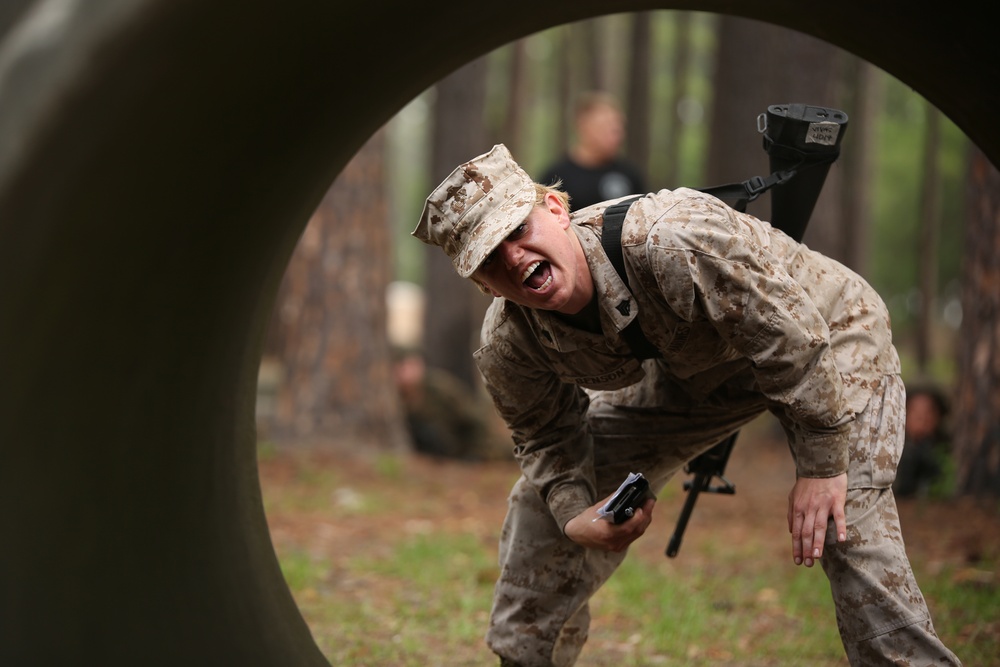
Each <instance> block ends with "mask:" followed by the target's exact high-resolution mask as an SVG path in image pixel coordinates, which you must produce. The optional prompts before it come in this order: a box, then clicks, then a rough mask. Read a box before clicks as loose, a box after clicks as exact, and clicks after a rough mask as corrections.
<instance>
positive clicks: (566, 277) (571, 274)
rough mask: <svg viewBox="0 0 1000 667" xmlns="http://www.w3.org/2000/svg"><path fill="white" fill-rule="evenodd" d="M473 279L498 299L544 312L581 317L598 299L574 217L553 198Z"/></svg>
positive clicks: (537, 208)
mask: <svg viewBox="0 0 1000 667" xmlns="http://www.w3.org/2000/svg"><path fill="white" fill-rule="evenodd" d="M472 277H473V279H474V280H478V281H479V282H480V283H482V284H484V285H485V286H486V287H487V289H489V291H490V293H492V294H493V295H494V296H500V297H503V298H505V299H509V300H511V301H513V302H514V303H517V304H519V305H522V306H525V307H527V308H535V309H539V310H554V311H557V312H560V313H566V314H574V313H578V312H579V311H580V310H582V309H583V307H584V306H585V305H587V303H588V302H589V301H590V297H591V296H592V295H593V282H592V280H591V278H590V269H589V267H588V266H587V260H586V258H585V257H584V255H583V248H582V247H581V246H580V241H579V239H577V238H576V235H575V234H574V233H573V232H572V230H570V221H569V212H568V211H567V210H566V209H565V207H564V206H563V204H562V202H561V201H560V200H559V198H558V197H556V196H555V195H552V194H548V195H546V196H545V200H544V201H543V203H542V204H541V205H539V206H535V207H534V208H533V209H532V211H531V213H529V214H528V217H527V218H525V220H524V222H523V223H522V224H521V225H520V226H519V227H518V228H517V229H515V230H514V231H513V232H511V234H510V235H509V236H508V237H507V238H506V239H504V240H503V241H502V242H501V243H500V245H499V246H497V248H496V249H495V250H494V251H493V252H492V253H491V254H490V255H489V256H488V257H487V258H486V261H484V262H483V263H482V265H480V267H479V268H478V269H476V272H475V273H473V274H472Z"/></svg>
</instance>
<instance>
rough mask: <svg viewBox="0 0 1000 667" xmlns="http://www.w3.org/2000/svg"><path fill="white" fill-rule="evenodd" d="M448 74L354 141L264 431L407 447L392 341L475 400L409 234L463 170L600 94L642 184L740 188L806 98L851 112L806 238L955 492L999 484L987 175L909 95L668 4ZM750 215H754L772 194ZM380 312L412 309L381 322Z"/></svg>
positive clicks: (992, 185)
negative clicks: (937, 414) (931, 389)
mask: <svg viewBox="0 0 1000 667" xmlns="http://www.w3.org/2000/svg"><path fill="white" fill-rule="evenodd" d="M441 75H442V78H441V80H440V81H439V82H438V83H437V84H436V85H435V86H433V87H431V88H430V89H428V90H427V91H425V92H424V93H423V94H421V95H420V96H418V97H417V98H415V99H414V100H412V101H411V102H410V103H409V104H408V105H407V106H406V107H405V108H403V109H402V110H400V112H399V113H398V114H397V115H396V116H395V117H394V118H393V119H392V120H391V121H390V122H389V123H387V124H386V126H385V127H384V128H382V130H380V131H379V132H378V133H376V134H375V135H374V136H373V137H371V138H370V139H369V140H368V141H367V143H366V144H365V145H364V147H363V148H362V149H361V150H360V151H359V152H358V154H357V155H356V156H355V158H354V160H353V161H352V162H351V163H350V164H349V165H348V167H346V168H345V170H344V171H343V172H342V173H341V174H340V175H339V176H338V178H337V180H336V181H335V183H334V184H333V185H332V187H331V189H330V191H329V192H328V193H327V195H326V197H325V198H324V200H323V202H322V203H321V204H320V206H319V207H318V209H317V211H316V213H315V214H314V216H313V217H312V219H311V220H310V221H309V224H308V226H307V228H306V229H305V231H304V233H303V236H302V238H301V240H300V242H299V245H298V247H297V248H296V250H295V253H294V255H293V257H292V258H291V260H290V263H289V267H288V270H287V272H286V276H285V280H284V283H283V284H282V286H281V291H280V293H279V295H278V302H277V306H276V309H275V314H274V317H273V321H272V326H271V330H270V333H269V336H268V340H267V343H266V349H265V351H264V362H263V364H262V372H261V380H260V388H261V394H262V401H261V404H260V406H259V410H258V417H259V423H260V430H261V434H262V437H263V438H265V439H268V440H271V441H274V442H281V441H294V442H298V443H302V442H307V441H308V442H314V443H315V442H327V443H329V442H332V441H335V440H337V438H343V437H344V436H350V437H352V438H364V439H367V440H370V441H371V446H372V447H375V448H387V449H394V448H405V447H406V446H407V439H408V436H407V434H406V432H405V429H404V428H403V426H402V423H401V418H400V415H401V408H400V405H399V401H398V398H397V397H396V396H395V395H394V392H393V391H392V376H391V367H390V361H389V360H390V354H389V352H390V345H407V346H413V347H417V348H419V349H421V350H422V351H423V354H424V355H425V357H426V359H427V361H428V364H429V365H431V366H432V367H437V368H440V369H443V370H445V371H447V372H448V373H450V374H452V375H453V376H455V377H456V378H458V380H459V381H461V382H463V383H465V384H466V385H467V386H468V387H469V389H470V391H473V392H479V391H481V388H480V387H479V385H478V377H477V375H476V372H475V370H474V369H473V367H472V360H471V351H472V350H473V349H475V347H476V346H477V344H478V332H479V324H480V322H481V321H482V314H483V312H484V311H485V308H486V306H487V305H488V299H486V298H485V297H483V295H482V294H480V293H479V291H478V290H477V289H475V288H474V287H473V286H472V285H471V283H469V282H468V281H463V280H461V279H460V278H458V277H457V276H456V275H455V273H454V271H453V270H452V268H451V266H450V263H449V262H448V260H447V258H445V257H444V255H443V253H440V252H436V249H435V248H431V247H425V246H424V245H423V244H421V243H419V242H418V241H416V240H415V239H413V238H411V237H410V235H409V233H410V231H411V230H412V229H413V227H414V226H415V224H416V220H417V218H418V217H419V214H420V210H421V208H422V205H423V200H424V198H425V197H426V195H427V193H428V192H429V191H430V190H431V189H432V188H433V187H434V186H435V185H436V184H437V183H438V182H440V180H441V179H443V178H444V176H446V175H447V174H448V173H449V172H450V171H451V170H452V169H453V168H454V167H455V165H457V164H459V163H460V162H463V161H465V160H467V159H469V158H470V157H472V156H474V155H477V154H479V153H482V152H485V151H486V150H488V148H489V147H490V146H492V145H493V144H494V143H499V142H503V143H505V144H506V145H507V146H508V147H509V148H510V149H511V151H512V152H513V154H514V155H515V157H516V158H517V159H518V161H519V162H521V164H522V165H523V166H524V167H525V168H526V169H527V170H528V171H529V173H533V174H537V173H539V172H540V170H542V169H543V168H544V167H545V166H546V165H547V164H548V163H549V162H550V161H552V160H554V159H555V158H556V157H558V156H559V154H560V153H561V152H562V151H564V150H565V149H566V147H567V145H568V143H569V142H570V141H571V138H572V124H571V119H570V117H569V115H570V110H571V108H572V102H573V100H574V98H575V97H576V96H577V95H579V94H580V93H581V92H583V91H587V90H604V91H608V92H611V93H612V94H614V95H615V96H617V97H618V98H619V99H620V100H621V101H622V105H623V107H624V109H625V111H626V115H627V122H628V130H627V140H626V141H627V145H626V148H625V151H624V156H625V157H626V158H627V159H629V160H631V161H633V162H635V163H637V164H638V165H640V167H641V168H643V170H644V171H645V172H646V174H647V178H648V183H649V184H650V187H652V188H653V189H659V188H661V187H667V188H674V187H678V186H682V185H684V186H690V187H703V186H707V185H713V184H721V183H730V182H738V181H742V180H744V179H746V178H748V177H749V176H754V175H761V176H765V175H767V174H768V173H769V167H768V160H767V155H766V153H765V151H764V150H763V148H762V141H761V137H760V135H759V134H758V129H757V122H758V120H757V117H758V116H759V115H760V114H761V113H762V112H764V111H765V110H766V109H767V107H768V105H771V104H784V103H792V102H800V103H806V104H812V105H817V106H825V107H832V108H837V109H841V110H843V111H845V112H847V114H848V116H849V118H850V121H849V125H848V129H847V132H846V135H845V138H844V140H843V144H842V147H841V149H842V152H841V156H840V158H839V160H838V161H837V162H836V163H835V164H834V166H833V168H832V169H831V170H830V173H829V175H828V177H827V180H826V184H825V187H824V190H823V192H822V195H821V197H820V199H819V202H818V203H817V206H816V209H815V211H814V213H813V216H812V220H811V222H810V225H809V228H808V230H807V232H806V236H805V239H804V240H805V242H806V243H807V244H808V245H809V246H810V247H813V248H815V249H817V250H819V251H821V252H823V253H825V254H827V255H829V256H831V257H834V258H836V259H838V260H840V261H841V262H843V263H844V264H846V265H847V266H849V267H851V268H853V269H854V270H855V271H857V272H858V273H860V274H861V275H862V276H864V277H865V278H867V279H868V280H869V281H870V282H871V283H872V284H873V285H874V286H875V288H876V289H877V290H878V291H879V293H880V294H881V295H882V296H883V298H884V299H885V300H886V302H887V303H888V305H889V309H890V313H891V315H892V319H893V332H894V340H895V343H896V345H897V347H898V349H899V350H900V354H901V357H902V359H903V371H904V379H906V380H907V381H908V382H909V383H911V384H913V383H917V382H919V383H922V384H927V383H933V384H935V385H936V386H939V387H941V388H942V390H943V391H944V392H945V393H946V394H947V395H948V397H949V398H950V399H951V400H952V403H953V411H952V417H953V419H952V425H953V427H954V429H953V430H954V433H953V436H954V446H955V456H956V461H957V462H958V465H957V470H956V485H957V488H958V489H960V490H961V491H962V492H967V493H973V494H977V495H979V494H987V495H994V496H995V495H997V494H998V493H1000V425H998V423H997V422H998V420H997V418H996V416H995V415H997V414H1000V397H998V394H1000V392H996V391H994V389H995V387H996V386H997V383H998V381H1000V351H998V350H1000V343H998V341H1000V334H998V329H1000V304H998V301H1000V297H998V294H1000V277H998V275H1000V273H998V270H997V263H998V262H1000V260H998V259H997V258H998V257H1000V219H998V214H997V210H998V207H1000V204H998V203H997V199H998V197H1000V195H998V190H1000V188H998V187H997V186H996V183H997V180H998V176H997V170H996V169H995V168H994V167H993V166H992V165H990V164H989V163H988V161H986V160H985V159H984V158H983V156H982V155H981V154H980V153H979V152H978V151H977V150H976V149H975V147H974V146H973V145H971V144H970V142H969V141H968V139H967V138H966V137H965V136H964V134H963V133H962V132H961V131H960V130H958V128H956V127H955V126H954V124H952V123H951V122H950V121H948V119H946V118H944V117H943V116H942V114H940V113H939V112H938V111H937V110H936V109H935V108H934V107H933V106H931V105H930V104H928V103H927V102H926V101H925V100H924V99H923V98H922V97H921V96H920V95H918V94H917V93H916V92H914V91H913V90H911V89H910V88H909V87H907V86H906V85H904V84H902V83H901V82H899V81H897V80H896V79H894V78H893V77H891V76H889V75H887V74H886V73H884V72H882V71H880V70H878V69H877V68H875V67H873V66H871V65H870V64H868V63H866V62H864V61H862V60H860V59H858V58H856V57H854V56H852V55H850V54H848V53H846V52H844V51H842V50H840V49H838V48H836V47H833V46H831V45H829V44H826V43H824V42H822V41H820V40H817V39H815V38H812V37H809V36H807V35H803V34H800V33H797V32H794V31H790V30H787V29H784V28H779V27H776V26H771V25H768V24H764V23H760V22H756V21H751V20H747V19H741V18H736V17H726V16H717V15H714V14H706V13H698V12H678V11H655V12H646V13H632V14H618V15H611V16H605V17H600V18H596V19H590V20H586V21H580V22H576V23H572V24H567V25H564V26H559V27H556V28H552V29H549V30H546V31H543V32H540V33H537V34H535V35H531V36H529V37H526V38H524V39H521V40H518V41H516V42H513V43H511V44H508V45H505V46H503V47H501V48H499V49H496V50H494V51H492V52H490V53H488V54H486V55H485V56H483V57H481V58H479V59H477V60H475V61H473V62H470V63H468V64H466V65H465V66H463V67H462V68H460V69H459V70H457V71H455V72H442V73H441ZM386 85H391V81H387V82H386ZM970 94H975V91H970ZM749 212H750V213H753V214H755V215H757V216H759V217H761V218H764V219H767V218H768V214H769V198H768V196H767V195H765V196H764V197H761V198H760V199H759V200H757V201H756V202H753V203H751V205H750V208H749ZM407 288H408V289H407ZM362 295H363V296H362ZM400 295H402V297H400ZM422 295H430V298H425V297H423V296H422ZM390 302H391V303H393V304H399V303H402V304H403V305H402V306H401V307H399V308H397V307H396V306H394V307H393V313H392V314H393V320H392V321H391V322H390V312H389V310H390V308H389V305H388V304H389V303H390ZM399 313H406V314H403V315H399ZM390 336H392V337H393V338H394V339H395V340H393V341H390Z"/></svg>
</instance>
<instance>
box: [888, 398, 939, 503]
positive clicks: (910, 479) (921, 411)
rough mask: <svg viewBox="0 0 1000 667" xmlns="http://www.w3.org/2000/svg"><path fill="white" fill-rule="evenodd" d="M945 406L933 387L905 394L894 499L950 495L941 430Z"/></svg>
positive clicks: (893, 487) (894, 483)
mask: <svg viewBox="0 0 1000 667" xmlns="http://www.w3.org/2000/svg"><path fill="white" fill-rule="evenodd" d="M947 414H948V402H947V400H946V399H945V397H944V394H943V393H942V392H941V391H940V390H938V389H937V388H935V387H932V386H930V385H927V386H914V387H911V388H910V389H908V390H907V392H906V431H905V432H906V438H905V439H904V441H903V454H902V456H901V457H900V459H899V469H898V470H897V471H896V481H895V482H893V485H892V489H893V492H894V493H895V494H896V496H897V497H900V498H911V497H920V498H925V497H928V496H931V497H943V496H947V495H948V494H949V493H950V486H951V484H950V478H951V474H950V471H951V443H950V442H949V438H948V433H947V430H946V428H945V417H946V416H947Z"/></svg>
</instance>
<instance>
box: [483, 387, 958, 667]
mask: <svg viewBox="0 0 1000 667" xmlns="http://www.w3.org/2000/svg"><path fill="white" fill-rule="evenodd" d="M682 394H683V392H682V391H681V390H680V389H679V388H678V387H675V386H670V383H669V382H665V381H664V379H663V378H659V379H657V378H655V377H653V378H651V379H649V380H647V381H644V382H643V383H642V384H640V385H635V386H633V387H629V388H626V389H624V390H619V391H615V392H595V393H594V394H593V395H592V400H591V407H590V411H589V413H588V421H589V424H590V427H591V430H592V433H593V437H594V449H595V472H596V481H597V486H598V489H597V492H598V497H599V498H603V497H605V496H607V495H608V494H610V493H611V492H613V491H614V490H615V489H616V488H617V487H618V485H619V484H620V483H621V480H622V479H624V478H625V476H626V475H627V474H628V473H629V472H631V471H642V472H643V473H644V474H645V475H646V476H647V477H648V478H649V479H650V482H651V484H652V485H653V487H654V488H662V487H663V485H664V484H665V483H666V482H667V480H668V479H669V478H670V477H671V476H672V475H673V474H675V473H676V472H677V471H678V470H680V469H681V468H682V467H683V465H684V463H685V462H687V461H688V460H690V459H691V458H693V457H695V456H697V455H698V454H699V453H701V452H703V451H705V450H707V449H708V448H710V447H712V446H713V445H715V444H716V443H718V442H719V441H720V440H722V439H723V438H724V437H725V436H727V435H729V434H730V433H732V432H734V431H735V430H738V429H739V428H740V427H741V426H743V425H745V424H746V423H748V422H749V421H751V420H752V419H754V418H755V417H756V416H758V415H759V414H761V412H763V411H764V410H766V409H768V408H771V409H772V410H773V411H775V412H776V414H777V415H778V417H779V420H780V419H781V415H780V411H779V410H777V409H775V406H769V405H767V404H766V403H765V402H764V401H763V400H762V399H761V398H760V396H759V395H755V394H752V393H750V392H745V393H742V394H741V393H730V394H728V395H718V396H712V397H708V398H707V399H705V400H703V401H701V402H700V403H699V404H697V405H693V404H692V401H691V399H690V397H686V396H683V395H682ZM904 404H905V395H904V389H903V384H902V381H901V380H900V378H899V377H897V376H888V377H886V378H885V379H884V380H883V382H882V383H881V385H880V386H879V387H878V389H877V391H876V392H875V394H874V395H873V397H872V399H871V401H870V402H869V405H868V407H867V408H866V409H865V410H864V411H863V412H861V413H860V414H858V415H857V417H856V418H855V420H854V422H853V424H852V432H851V442H852V444H851V452H850V461H851V462H850V468H849V471H848V487H849V488H848V497H847V505H846V514H847V522H848V538H847V541H846V542H843V543H837V542H836V539H835V535H834V528H833V524H832V522H831V525H830V528H829V531H828V534H827V544H826V549H825V553H824V555H823V558H822V559H821V561H820V562H821V565H822V568H823V570H824V572H825V573H826V576H827V577H828V579H829V581H830V587H831V591H832V593H833V600H834V606H835V610H836V617H837V625H838V629H839V631H840V635H841V639H842V641H843V644H844V648H845V650H846V653H847V656H848V659H849V661H850V663H851V665H855V666H861V665H864V666H865V667H874V666H878V665H897V666H900V665H902V666H911V667H915V666H918V665H919V666H921V667H923V666H924V665H938V666H943V665H960V664H961V663H960V662H959V660H958V658H956V657H955V655H954V654H953V653H952V652H951V651H950V650H949V649H948V648H946V647H945V646H944V645H943V644H942V642H941V641H940V640H939V639H938V637H937V634H936V633H935V631H934V627H933V624H932V622H931V618H930V615H929V613H928V610H927V606H926V604H925V602H924V598H923V596H922V594H921V592H920V589H919V588H918V586H917V582H916V581H915V579H914V577H913V572H912V570H911V569H910V563H909V559H908V558H907V556H906V551H905V548H904V544H903V539H902V536H901V533H900V525H899V517H898V515H897V512H896V503H895V499H894V498H893V495H892V490H891V485H892V481H893V478H894V476H895V468H896V465H897V464H898V462H899V455H900V452H901V451H902V443H903V420H904V417H905V413H904V410H905V405H904ZM775 511H777V512H780V513H781V514H782V515H784V513H785V508H784V507H780V508H775ZM624 557H625V554H623V553H618V554H616V553H610V552H603V551H597V550H593V549H585V548H583V547H580V546H579V545H577V544H575V543H574V542H572V541H570V540H569V539H567V538H566V537H565V536H564V535H563V534H562V531H561V529H560V527H559V526H558V525H557V524H556V522H555V521H554V519H553V517H552V515H551V513H550V512H549V510H548V508H547V506H546V505H545V503H544V502H543V501H542V499H541V498H540V496H539V495H538V493H537V492H536V491H535V490H534V488H533V487H532V486H531V485H530V484H529V483H527V481H526V480H525V479H524V478H523V477H522V478H521V479H520V480H519V481H518V482H517V483H516V484H515V485H514V488H513V489H512V491H511V494H510V498H509V510H508V514H507V518H506V519H505V521H504V525H503V530H502V532H501V536H500V567H501V574H500V578H499V580H498V582H497V584H496V589H495V593H494V600H493V610H492V614H491V619H490V627H489V630H488V631H487V636H486V640H487V643H488V645H489V646H490V648H491V649H492V650H493V651H494V652H495V653H496V654H498V655H499V656H501V657H502V658H503V660H504V662H503V664H516V665H520V666H522V667H550V666H554V667H562V666H565V665H573V664H575V662H576V660H577V657H578V656H579V654H580V651H581V650H582V648H583V645H584V643H585V642H586V640H587V633H588V628H589V625H590V612H589V607H588V600H589V599H590V597H591V596H592V595H593V594H594V593H595V592H596V591H597V589H598V588H600V586H601V585H603V584H604V582H605V581H607V579H608V578H609V577H610V576H611V574H612V573H613V572H614V571H615V569H616V568H617V567H618V565H619V564H620V563H621V562H622V560H623V559H624Z"/></svg>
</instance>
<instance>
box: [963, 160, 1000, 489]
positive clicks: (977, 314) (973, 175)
mask: <svg viewBox="0 0 1000 667" xmlns="http://www.w3.org/2000/svg"><path fill="white" fill-rule="evenodd" d="M967 196H968V199H967V201H968V205H967V211H968V215H967V216H966V227H965V253H964V256H965V264H964V269H963V275H962V326H961V335H960V336H959V345H958V367H959V379H958V386H957V389H956V395H955V406H954V411H953V415H954V419H953V422H954V425H955V442H954V453H955V460H956V464H957V466H956V467H957V480H956V485H957V490H958V492H959V493H962V494H968V495H977V496H992V497H997V496H1000V417H998V415H1000V391H997V387H1000V172H998V171H997V169H996V168H995V167H994V166H993V165H992V164H990V162H989V160H987V159H986V157H985V156H984V155H983V154H982V153H981V152H980V151H979V150H974V151H973V152H972V155H971V163H970V168H969V185H968V190H967Z"/></svg>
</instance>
